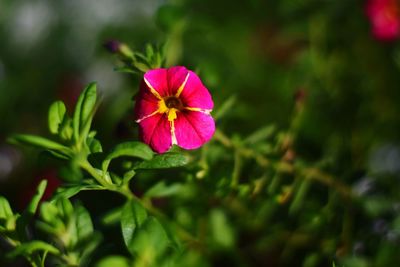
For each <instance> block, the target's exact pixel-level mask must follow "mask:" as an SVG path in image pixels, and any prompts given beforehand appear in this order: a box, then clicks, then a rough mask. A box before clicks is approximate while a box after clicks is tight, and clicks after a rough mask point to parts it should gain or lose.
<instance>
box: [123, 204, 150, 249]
mask: <svg viewBox="0 0 400 267" xmlns="http://www.w3.org/2000/svg"><path fill="white" fill-rule="evenodd" d="M146 219H147V212H146V210H145V209H144V208H143V206H142V205H141V204H139V203H138V202H137V201H134V200H131V201H128V202H127V203H126V204H125V206H124V208H123V209H122V214H121V230H122V236H123V238H124V242H125V245H126V247H127V248H128V250H129V251H130V252H131V253H133V250H132V247H131V244H132V240H133V238H134V236H135V234H136V231H137V228H139V227H140V226H141V225H142V224H143V222H144V221H145V220H146Z"/></svg>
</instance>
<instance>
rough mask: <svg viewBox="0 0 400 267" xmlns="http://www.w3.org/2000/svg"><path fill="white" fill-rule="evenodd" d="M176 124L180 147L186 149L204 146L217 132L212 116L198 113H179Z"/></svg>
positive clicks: (176, 134)
mask: <svg viewBox="0 0 400 267" xmlns="http://www.w3.org/2000/svg"><path fill="white" fill-rule="evenodd" d="M174 124H175V136H176V140H177V143H178V146H180V147H182V148H184V149H195V148H198V147H200V146H202V145H203V144H204V143H206V142H207V141H209V140H210V139H211V137H212V136H213V134H214V132H215V123H214V119H213V118H212V117H211V115H209V114H205V113H202V112H197V111H187V112H179V113H178V116H177V118H176V120H175V121H174Z"/></svg>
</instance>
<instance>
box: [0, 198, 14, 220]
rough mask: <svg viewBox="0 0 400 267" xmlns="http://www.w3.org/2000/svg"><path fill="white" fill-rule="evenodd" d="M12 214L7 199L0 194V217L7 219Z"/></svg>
mask: <svg viewBox="0 0 400 267" xmlns="http://www.w3.org/2000/svg"><path fill="white" fill-rule="evenodd" d="M11 216H13V212H12V209H11V207H10V203H9V202H8V200H7V199H6V198H5V197H3V196H0V219H8V218H10V217H11Z"/></svg>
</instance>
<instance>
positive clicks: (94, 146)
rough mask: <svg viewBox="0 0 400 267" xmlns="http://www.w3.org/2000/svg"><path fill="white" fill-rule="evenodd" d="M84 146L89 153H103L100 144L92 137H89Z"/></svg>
mask: <svg viewBox="0 0 400 267" xmlns="http://www.w3.org/2000/svg"><path fill="white" fill-rule="evenodd" d="M86 144H87V145H88V147H89V150H90V152H91V153H99V152H103V148H102V146H101V143H100V141H99V140H97V139H96V138H93V137H89V138H88V139H87V140H86Z"/></svg>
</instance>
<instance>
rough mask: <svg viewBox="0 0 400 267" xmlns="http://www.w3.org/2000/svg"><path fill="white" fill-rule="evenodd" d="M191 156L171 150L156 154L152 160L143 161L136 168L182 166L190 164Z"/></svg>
mask: <svg viewBox="0 0 400 267" xmlns="http://www.w3.org/2000/svg"><path fill="white" fill-rule="evenodd" d="M188 162H189V158H188V157H187V156H186V155H184V154H182V153H175V152H169V153H164V154H159V155H156V156H154V157H153V158H152V159H151V160H147V161H142V162H140V163H138V164H136V165H135V167H134V168H135V169H168V168H176V167H182V166H185V165H186V164H188Z"/></svg>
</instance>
